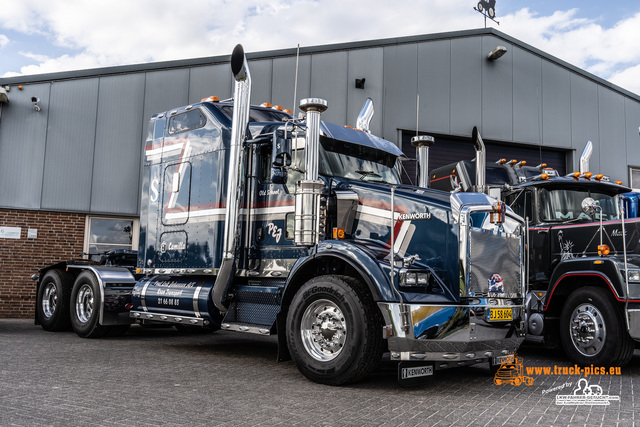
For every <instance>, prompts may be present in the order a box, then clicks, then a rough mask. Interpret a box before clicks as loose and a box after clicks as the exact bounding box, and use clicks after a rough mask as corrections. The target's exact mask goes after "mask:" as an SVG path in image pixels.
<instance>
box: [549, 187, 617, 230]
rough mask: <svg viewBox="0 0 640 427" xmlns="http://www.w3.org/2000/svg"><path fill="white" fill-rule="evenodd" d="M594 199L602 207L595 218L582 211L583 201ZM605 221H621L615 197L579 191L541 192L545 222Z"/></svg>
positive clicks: (555, 190)
mask: <svg viewBox="0 0 640 427" xmlns="http://www.w3.org/2000/svg"><path fill="white" fill-rule="evenodd" d="M587 197H591V198H593V199H594V200H595V201H596V203H597V204H598V205H599V206H600V209H599V210H597V211H596V213H595V214H593V216H590V215H587V214H586V213H585V212H584V211H583V210H582V201H583V200H584V199H585V198H587ZM600 212H602V219H603V220H604V221H607V220H612V219H620V211H619V208H618V203H617V199H616V197H615V195H611V194H606V193H599V192H596V191H588V190H578V189H542V191H541V192H540V217H541V219H542V220H543V221H556V222H557V221H569V220H579V221H587V222H588V221H600Z"/></svg>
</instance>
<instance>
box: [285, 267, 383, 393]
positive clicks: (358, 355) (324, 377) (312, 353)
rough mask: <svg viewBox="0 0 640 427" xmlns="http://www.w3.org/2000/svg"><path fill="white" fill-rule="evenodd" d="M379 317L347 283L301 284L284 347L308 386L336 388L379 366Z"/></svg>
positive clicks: (327, 279)
mask: <svg viewBox="0 0 640 427" xmlns="http://www.w3.org/2000/svg"><path fill="white" fill-rule="evenodd" d="M380 325H382V318H381V315H380V313H379V311H378V308H377V307H376V306H375V304H374V303H373V301H372V300H371V298H370V297H369V295H368V292H367V291H366V290H365V288H364V287H363V286H362V285H361V284H360V283H358V282H356V281H354V280H352V279H350V278H341V277H337V276H321V277H316V278H314V279H311V280H310V281H308V282H307V283H305V284H304V285H303V286H302V287H301V288H300V290H298V292H297V293H296V295H295V296H294V298H293V301H292V302H291V306H290V309H289V312H288V313H287V343H288V346H289V351H290V353H291V356H292V357H293V360H294V361H295V363H296V366H297V367H298V369H299V370H300V372H302V374H303V375H304V376H306V377H307V378H309V379H310V380H312V381H315V382H318V383H322V384H329V385H341V384H347V383H352V382H355V381H358V380H360V379H362V378H363V377H364V376H365V375H367V374H368V373H369V372H370V371H371V370H373V368H375V366H376V365H377V363H378V362H379V361H380V359H381V357H382V350H383V345H384V342H383V340H382V334H381V333H380V328H379V326H380Z"/></svg>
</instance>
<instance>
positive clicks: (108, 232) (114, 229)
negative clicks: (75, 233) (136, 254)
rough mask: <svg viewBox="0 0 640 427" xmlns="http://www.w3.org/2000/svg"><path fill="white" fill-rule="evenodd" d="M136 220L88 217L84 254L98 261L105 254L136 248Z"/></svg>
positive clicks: (137, 224) (137, 221) (137, 225)
mask: <svg viewBox="0 0 640 427" xmlns="http://www.w3.org/2000/svg"><path fill="white" fill-rule="evenodd" d="M139 222H140V221H139V220H138V219H137V218H106V217H96V216H88V217H87V222H86V228H85V241H84V253H85V254H88V255H89V257H90V258H91V259H93V260H96V261H99V260H100V256H101V255H102V254H104V253H105V252H109V251H112V250H116V249H128V250H135V249H137V248H138V227H139Z"/></svg>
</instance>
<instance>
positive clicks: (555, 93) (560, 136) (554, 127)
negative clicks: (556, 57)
mask: <svg viewBox="0 0 640 427" xmlns="http://www.w3.org/2000/svg"><path fill="white" fill-rule="evenodd" d="M570 81H571V73H570V72H569V70H566V69H564V68H562V67H559V66H557V65H556V64H553V63H551V62H548V61H543V63H542V97H541V99H542V141H543V145H547V146H552V147H562V148H571V127H572V126H574V124H573V123H572V121H571V84H570ZM585 142H586V141H585ZM578 157H580V156H579V155H578Z"/></svg>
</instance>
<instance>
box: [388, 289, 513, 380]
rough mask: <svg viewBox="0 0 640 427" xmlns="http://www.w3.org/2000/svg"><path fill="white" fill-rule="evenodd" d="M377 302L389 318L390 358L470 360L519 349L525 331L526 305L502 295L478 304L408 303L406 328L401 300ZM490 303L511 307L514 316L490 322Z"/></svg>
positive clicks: (438, 360)
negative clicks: (503, 298) (505, 302)
mask: <svg viewBox="0 0 640 427" xmlns="http://www.w3.org/2000/svg"><path fill="white" fill-rule="evenodd" d="M482 302H483V303H484V302H486V300H483V301H482ZM493 302H496V300H493ZM378 306H379V308H380V310H381V312H382V314H383V316H384V319H385V325H386V326H385V331H384V334H385V338H387V339H388V345H389V352H390V355H391V360H412V361H437V362H447V363H446V364H448V365H455V364H459V365H466V364H469V363H477V362H482V361H484V360H486V359H490V358H493V357H499V356H503V355H506V354H509V353H514V352H515V351H516V350H517V349H518V347H519V346H520V344H521V343H522V341H523V340H524V336H525V330H524V312H525V311H524V306H522V305H503V304H500V301H498V302H496V304H482V303H481V304H479V305H423V304H405V305H404V306H405V307H406V309H407V314H406V317H408V319H407V320H408V322H405V325H406V324H407V323H408V325H407V326H408V328H405V329H407V330H404V329H403V319H402V313H401V310H400V308H401V307H400V304H398V303H384V302H380V303H378ZM489 308H491V309H495V308H511V309H512V318H513V320H510V321H500V322H489V321H487V320H486V310H487V309H489ZM436 367H438V366H436ZM442 367H446V366H442Z"/></svg>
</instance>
